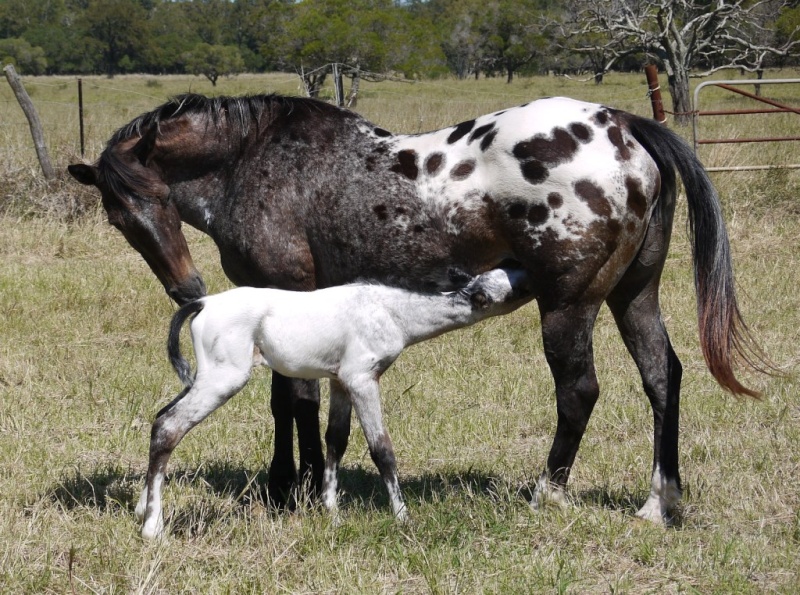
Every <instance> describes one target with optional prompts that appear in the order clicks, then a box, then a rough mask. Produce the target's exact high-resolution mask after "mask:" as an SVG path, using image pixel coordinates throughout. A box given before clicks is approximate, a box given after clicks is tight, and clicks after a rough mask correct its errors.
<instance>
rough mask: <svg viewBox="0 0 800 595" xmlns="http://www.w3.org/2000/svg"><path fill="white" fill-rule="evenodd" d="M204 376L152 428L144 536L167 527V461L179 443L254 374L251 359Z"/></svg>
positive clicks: (141, 512)
mask: <svg viewBox="0 0 800 595" xmlns="http://www.w3.org/2000/svg"><path fill="white" fill-rule="evenodd" d="M209 372H210V373H209V374H205V375H203V376H202V377H201V376H200V375H198V377H197V378H196V379H195V382H194V385H193V386H192V388H191V389H189V391H188V392H187V393H186V395H185V396H184V397H183V398H180V396H179V397H178V398H176V399H175V400H174V401H172V403H170V404H169V405H168V406H167V407H165V408H164V409H162V410H161V411H160V412H159V414H158V416H157V418H156V420H155V422H153V428H152V430H151V432H150V458H149V464H148V468H147V480H146V483H145V488H144V490H143V491H142V496H141V499H140V501H139V504H138V505H137V506H136V514H137V516H139V517H140V518H143V520H144V524H143V525H142V537H143V538H145V539H154V538H157V537H160V536H161V535H162V533H163V531H164V519H163V514H162V510H161V488H162V486H163V483H164V475H165V474H166V469H167V463H168V462H169V457H170V455H171V454H172V451H173V450H175V447H176V446H177V445H178V443H179V442H180V441H181V439H182V438H183V437H184V436H185V435H186V433H187V432H189V430H191V429H192V428H193V427H195V426H196V425H197V424H199V423H200V422H201V421H203V420H204V419H205V418H206V417H208V416H209V415H210V414H211V413H212V412H213V411H214V410H215V409H217V408H219V407H220V406H222V405H224V404H225V402H226V401H227V400H228V399H229V398H231V397H232V396H233V395H235V394H236V393H237V392H239V390H240V389H241V388H242V387H243V386H244V385H245V384H246V383H247V379H248V378H249V377H250V360H249V359H247V360H246V366H241V367H238V368H236V367H233V366H228V367H225V368H215V369H213V370H210V371H209Z"/></svg>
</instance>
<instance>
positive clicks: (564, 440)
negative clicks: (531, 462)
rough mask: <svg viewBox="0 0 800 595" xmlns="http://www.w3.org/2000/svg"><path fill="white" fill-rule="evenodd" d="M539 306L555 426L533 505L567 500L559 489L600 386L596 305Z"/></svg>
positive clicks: (563, 483)
mask: <svg viewBox="0 0 800 595" xmlns="http://www.w3.org/2000/svg"><path fill="white" fill-rule="evenodd" d="M540 308H541V310H542V314H541V316H542V338H543V342H544V352H545V356H546V357H547V363H548V364H549V366H550V371H551V372H552V374H553V380H554V381H555V386H556V408H557V411H558V424H557V426H556V434H555V437H554V438H553V445H552V447H551V448H550V454H549V456H548V457H547V468H546V470H545V472H544V473H543V474H542V476H541V477H540V478H539V480H538V482H537V484H536V488H535V490H534V493H533V501H532V502H531V504H532V506H533V507H534V508H539V507H540V506H542V505H543V504H544V503H545V502H546V501H553V502H556V503H559V504H564V503H566V499H565V496H564V487H565V486H566V484H567V480H568V479H569V473H570V469H571V468H572V464H573V462H574V461H575V455H576V454H577V452H578V447H579V446H580V443H581V439H582V438H583V434H584V432H585V430H586V425H587V424H588V422H589V417H590V416H591V415H592V410H593V409H594V405H595V403H596V402H597V398H598V396H599V394H600V389H599V387H598V384H597V376H596V374H595V369H594V355H593V352H592V330H593V329H594V321H595V318H596V316H597V310H598V306H597V305H595V304H575V305H573V306H571V307H568V308H565V309H561V310H546V309H545V308H543V307H542V306H541V305H540Z"/></svg>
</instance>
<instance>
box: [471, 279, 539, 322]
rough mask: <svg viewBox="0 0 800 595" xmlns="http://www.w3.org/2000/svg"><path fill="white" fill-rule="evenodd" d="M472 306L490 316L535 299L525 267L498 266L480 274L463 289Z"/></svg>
mask: <svg viewBox="0 0 800 595" xmlns="http://www.w3.org/2000/svg"><path fill="white" fill-rule="evenodd" d="M461 292H462V293H464V294H465V295H466V296H467V297H468V298H469V300H470V303H471V304H472V308H473V309H474V310H476V311H479V312H484V313H485V314H486V315H488V316H495V315H497V314H506V313H508V312H511V311H512V310H515V309H517V308H519V307H520V306H521V305H523V304H525V303H527V302H529V301H530V300H532V299H533V297H534V295H533V292H532V289H531V286H530V278H529V277H528V273H527V271H526V270H525V269H521V268H497V269H492V270H490V271H487V272H485V273H483V274H481V275H478V276H477V277H475V278H474V279H472V281H470V282H469V283H468V284H467V286H466V287H464V288H463V289H462V290H461Z"/></svg>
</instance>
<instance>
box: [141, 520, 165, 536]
mask: <svg viewBox="0 0 800 595" xmlns="http://www.w3.org/2000/svg"><path fill="white" fill-rule="evenodd" d="M165 538H166V532H165V531H164V522H163V521H161V520H160V519H159V520H157V521H154V522H145V524H144V525H142V539H144V540H145V541H157V540H162V539H165Z"/></svg>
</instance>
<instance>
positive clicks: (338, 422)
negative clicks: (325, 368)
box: [322, 380, 352, 518]
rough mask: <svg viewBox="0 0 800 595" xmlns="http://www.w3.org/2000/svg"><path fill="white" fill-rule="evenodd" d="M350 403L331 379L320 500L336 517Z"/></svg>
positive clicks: (348, 427)
mask: <svg viewBox="0 0 800 595" xmlns="http://www.w3.org/2000/svg"><path fill="white" fill-rule="evenodd" d="M351 412H352V405H351V403H350V397H349V396H348V394H347V391H345V389H344V387H343V386H342V384H341V382H339V381H338V380H331V404H330V413H329V414H328V430H327V431H326V432H325V446H326V449H327V456H326V458H325V478H324V481H323V484H322V501H323V503H324V504H325V508H327V509H328V511H329V512H330V513H331V514H332V515H333V516H334V518H335V517H336V514H337V511H338V504H337V501H336V493H337V490H338V474H339V464H340V463H341V461H342V457H343V456H344V451H345V450H347V442H348V440H349V438H350V418H351V417H352V416H351Z"/></svg>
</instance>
